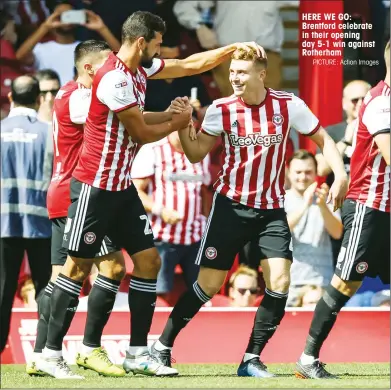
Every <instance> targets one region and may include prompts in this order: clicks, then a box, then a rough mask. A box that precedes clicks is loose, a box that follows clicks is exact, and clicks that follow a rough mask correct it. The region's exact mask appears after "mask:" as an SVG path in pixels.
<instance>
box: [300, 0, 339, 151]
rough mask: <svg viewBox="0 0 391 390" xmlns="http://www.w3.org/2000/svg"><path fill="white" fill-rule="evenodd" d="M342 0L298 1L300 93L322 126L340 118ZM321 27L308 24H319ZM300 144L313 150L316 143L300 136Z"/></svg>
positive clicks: (303, 147)
mask: <svg viewBox="0 0 391 390" xmlns="http://www.w3.org/2000/svg"><path fill="white" fill-rule="evenodd" d="M343 12H344V10H343V1H341V0H333V1H312V0H311V1H308V0H305V1H300V8H299V70H300V73H299V89H300V97H301V98H302V99H303V100H304V101H305V102H306V103H307V105H308V107H309V108H310V109H311V110H312V111H313V113H314V114H315V115H316V116H317V117H318V118H319V120H320V124H321V125H322V126H323V127H326V126H329V125H332V124H336V123H339V122H341V121H342V88H343V65H342V60H343V45H342V42H343V39H342V38H340V35H338V33H342V32H343V30H342V28H341V26H342V25H343V23H344V21H343V15H344V14H343ZM322 23H323V24H326V25H327V26H328V27H326V28H324V29H317V28H311V27H310V26H311V25H313V26H321V25H322ZM300 148H302V149H307V150H310V151H311V152H315V150H316V145H315V143H313V142H312V141H311V140H310V139H309V138H308V137H305V136H300Z"/></svg>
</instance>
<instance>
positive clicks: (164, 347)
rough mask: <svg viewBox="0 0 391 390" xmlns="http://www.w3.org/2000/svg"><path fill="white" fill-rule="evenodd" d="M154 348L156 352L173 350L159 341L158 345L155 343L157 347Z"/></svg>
mask: <svg viewBox="0 0 391 390" xmlns="http://www.w3.org/2000/svg"><path fill="white" fill-rule="evenodd" d="M153 347H154V348H155V349H156V351H164V350H165V349H169V350H170V351H171V350H172V348H170V347H166V346H165V345H164V344H162V343H161V342H160V341H159V340H158V341H156V343H155V345H154V346H153Z"/></svg>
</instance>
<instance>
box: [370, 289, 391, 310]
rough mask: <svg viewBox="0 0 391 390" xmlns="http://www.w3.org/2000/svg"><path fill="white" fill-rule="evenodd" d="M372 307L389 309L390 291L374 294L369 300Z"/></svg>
mask: <svg viewBox="0 0 391 390" xmlns="http://www.w3.org/2000/svg"><path fill="white" fill-rule="evenodd" d="M371 306H373V307H390V290H381V291H378V292H377V293H375V294H374V295H373V297H372V299H371Z"/></svg>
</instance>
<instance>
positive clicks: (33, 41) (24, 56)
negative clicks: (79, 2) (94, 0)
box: [16, 3, 120, 85]
mask: <svg viewBox="0 0 391 390" xmlns="http://www.w3.org/2000/svg"><path fill="white" fill-rule="evenodd" d="M72 9H73V7H72V6H71V5H70V4H67V3H63V4H60V5H58V6H57V7H56V8H55V9H54V12H53V13H52V14H51V15H50V16H49V17H48V18H47V19H46V20H45V22H44V23H42V24H41V25H40V27H39V28H38V30H37V31H35V32H34V34H32V35H31V36H30V37H29V38H28V39H27V40H26V41H25V42H23V44H22V45H21V46H20V47H19V49H18V50H17V52H16V58H17V59H19V60H20V61H22V62H23V63H24V64H25V65H28V66H34V67H35V69H37V70H41V69H53V70H54V71H56V72H57V73H58V74H59V76H60V80H61V85H63V84H65V83H67V82H68V81H70V80H73V78H74V76H75V72H74V58H73V53H74V50H75V47H76V46H77V45H78V43H79V41H77V40H76V39H75V28H76V25H73V24H64V23H62V22H61V14H62V13H63V12H66V11H69V10H72ZM86 13H87V23H86V24H85V25H84V27H86V28H87V29H89V30H94V31H97V32H98V33H99V34H100V35H101V37H102V39H103V40H105V41H106V42H107V43H108V44H109V45H110V47H111V49H113V50H115V51H116V50H118V49H119V46H120V43H119V41H118V40H117V39H116V38H115V37H114V36H113V34H112V33H111V32H110V30H109V29H108V28H107V26H106V25H105V24H104V23H103V21H102V19H101V18H100V16H98V15H96V14H95V13H94V12H92V11H90V10H87V11H86ZM49 32H51V33H52V35H53V38H54V39H53V40H51V41H48V42H45V43H40V41H41V39H42V38H43V37H44V36H46V34H48V33H49Z"/></svg>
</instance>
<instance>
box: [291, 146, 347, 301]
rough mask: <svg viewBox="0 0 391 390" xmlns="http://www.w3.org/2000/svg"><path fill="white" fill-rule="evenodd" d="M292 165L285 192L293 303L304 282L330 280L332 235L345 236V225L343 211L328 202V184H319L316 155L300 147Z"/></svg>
mask: <svg viewBox="0 0 391 390" xmlns="http://www.w3.org/2000/svg"><path fill="white" fill-rule="evenodd" d="M288 168H289V171H288V174H289V180H290V183H291V188H290V189H289V190H288V191H287V192H286V195H285V210H286V213H287V218H288V223H289V227H290V230H291V232H292V243H293V263H292V267H291V287H290V292H289V298H288V306H289V305H290V304H291V301H295V300H296V297H297V295H298V293H299V291H300V289H301V288H302V287H303V286H305V285H308V284H311V285H314V286H319V287H324V286H327V285H328V284H329V282H330V281H331V278H332V276H333V273H334V266H333V253H332V246H331V240H330V237H333V238H335V239H339V238H341V236H342V231H343V226H342V222H341V217H340V213H339V211H338V210H337V211H336V212H333V211H332V205H328V204H326V200H327V195H328V190H329V188H328V186H327V184H325V183H324V184H322V185H321V187H319V188H318V184H317V182H316V170H317V165H316V159H315V156H314V155H313V154H312V153H310V152H308V151H306V150H298V151H297V152H295V153H294V154H293V156H292V157H291V159H290V161H289V166H288Z"/></svg>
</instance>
